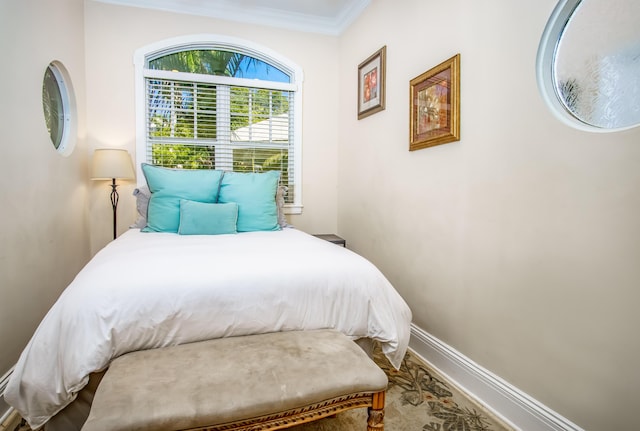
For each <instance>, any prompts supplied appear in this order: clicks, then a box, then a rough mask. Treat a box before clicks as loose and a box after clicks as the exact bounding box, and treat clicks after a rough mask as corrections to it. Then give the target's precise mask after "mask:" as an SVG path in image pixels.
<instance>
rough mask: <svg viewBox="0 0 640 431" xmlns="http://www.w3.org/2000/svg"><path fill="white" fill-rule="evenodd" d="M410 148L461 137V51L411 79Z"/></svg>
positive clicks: (430, 145)
mask: <svg viewBox="0 0 640 431" xmlns="http://www.w3.org/2000/svg"><path fill="white" fill-rule="evenodd" d="M409 91H410V104H409V110H410V120H409V121H410V126H409V128H410V134H409V151H414V150H419V149H422V148H427V147H433V146H435V145H440V144H446V143H449V142H454V141H459V140H460V54H456V55H454V56H453V57H451V58H450V59H448V60H446V61H444V62H442V63H440V64H439V65H437V66H436V67H434V68H432V69H429V70H427V71H426V72H424V73H423V74H421V75H420V76H416V77H415V78H413V79H412V80H411V81H410V90H409Z"/></svg>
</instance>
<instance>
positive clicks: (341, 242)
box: [313, 233, 347, 247]
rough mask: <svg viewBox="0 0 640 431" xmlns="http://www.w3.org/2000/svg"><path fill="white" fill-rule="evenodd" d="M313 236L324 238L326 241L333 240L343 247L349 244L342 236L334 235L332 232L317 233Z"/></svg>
mask: <svg viewBox="0 0 640 431" xmlns="http://www.w3.org/2000/svg"><path fill="white" fill-rule="evenodd" d="M313 236H315V237H316V238H320V239H323V240H325V241H329V242H332V243H334V244H338V245H341V246H343V247H346V246H347V241H345V240H344V239H342V238H340V237H339V236H338V235H334V234H332V233H316V234H314V235H313Z"/></svg>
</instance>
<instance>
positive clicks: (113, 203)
mask: <svg viewBox="0 0 640 431" xmlns="http://www.w3.org/2000/svg"><path fill="white" fill-rule="evenodd" d="M116 187H118V186H117V185H116V179H115V178H111V207H112V208H113V239H116V226H117V224H116V223H117V222H116V212H117V209H118V198H119V196H118V191H117V190H116Z"/></svg>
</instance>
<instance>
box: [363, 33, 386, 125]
mask: <svg viewBox="0 0 640 431" xmlns="http://www.w3.org/2000/svg"><path fill="white" fill-rule="evenodd" d="M386 62H387V46H386V45H385V46H383V47H382V48H380V49H379V50H378V51H376V52H374V53H373V54H372V55H371V56H370V57H369V58H367V59H366V60H365V61H363V62H362V63H360V64H359V65H358V120H361V119H363V118H365V117H368V116H369V115H372V114H375V113H376V112H380V111H382V110H383V109H384V108H385V92H386V89H385V80H386V74H387V66H386Z"/></svg>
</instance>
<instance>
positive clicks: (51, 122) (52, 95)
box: [42, 61, 75, 155]
mask: <svg viewBox="0 0 640 431" xmlns="http://www.w3.org/2000/svg"><path fill="white" fill-rule="evenodd" d="M42 109H43V112H44V121H45V124H46V126H47V131H48V132H49V136H50V137H51V142H52V143H53V146H54V148H55V149H56V151H58V152H59V153H61V154H63V155H68V154H70V153H71V151H72V150H73V146H74V144H75V139H74V136H75V134H74V133H72V130H71V129H72V128H73V127H74V121H73V117H74V116H75V112H74V111H75V103H74V98H73V94H72V92H71V81H70V79H69V75H68V73H67V71H66V69H65V68H64V66H63V65H62V64H61V63H60V62H57V61H54V62H51V63H50V64H49V66H48V67H47V70H46V71H45V73H44V79H43V81H42Z"/></svg>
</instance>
